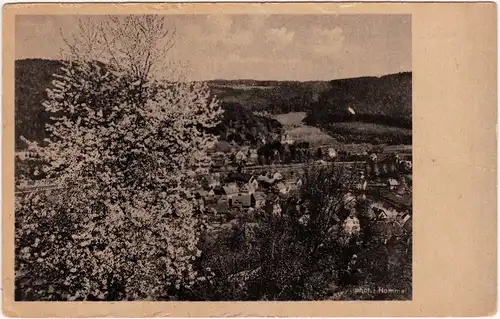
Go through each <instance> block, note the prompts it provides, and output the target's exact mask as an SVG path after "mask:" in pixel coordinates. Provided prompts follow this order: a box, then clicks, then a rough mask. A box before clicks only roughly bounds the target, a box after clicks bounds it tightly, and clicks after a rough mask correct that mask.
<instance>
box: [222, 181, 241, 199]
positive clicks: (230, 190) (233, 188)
mask: <svg viewBox="0 0 500 319" xmlns="http://www.w3.org/2000/svg"><path fill="white" fill-rule="evenodd" d="M222 189H223V190H224V195H226V196H228V197H229V198H231V197H232V196H234V195H236V194H238V192H239V188H238V185H236V184H235V183H229V184H227V185H225V186H222Z"/></svg>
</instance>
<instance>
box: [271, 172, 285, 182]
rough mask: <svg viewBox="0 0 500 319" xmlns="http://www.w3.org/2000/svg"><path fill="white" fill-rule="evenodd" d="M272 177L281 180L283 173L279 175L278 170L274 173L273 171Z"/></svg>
mask: <svg viewBox="0 0 500 319" xmlns="http://www.w3.org/2000/svg"><path fill="white" fill-rule="evenodd" d="M273 179H274V180H275V181H281V180H282V179H283V175H281V173H280V172H276V173H274V175H273Z"/></svg>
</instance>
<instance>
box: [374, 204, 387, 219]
mask: <svg viewBox="0 0 500 319" xmlns="http://www.w3.org/2000/svg"><path fill="white" fill-rule="evenodd" d="M373 212H374V213H375V215H376V216H377V219H378V220H385V219H387V218H389V216H388V215H387V213H386V212H385V210H383V209H380V208H376V207H374V208H373Z"/></svg>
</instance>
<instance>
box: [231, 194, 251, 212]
mask: <svg viewBox="0 0 500 319" xmlns="http://www.w3.org/2000/svg"><path fill="white" fill-rule="evenodd" d="M231 207H233V208H250V207H252V195H250V194H242V193H238V194H236V195H233V196H232V197H231Z"/></svg>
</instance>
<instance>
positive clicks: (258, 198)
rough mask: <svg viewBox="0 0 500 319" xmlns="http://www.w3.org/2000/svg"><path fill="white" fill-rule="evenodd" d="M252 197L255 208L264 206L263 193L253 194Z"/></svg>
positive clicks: (264, 198) (264, 196) (264, 197)
mask: <svg viewBox="0 0 500 319" xmlns="http://www.w3.org/2000/svg"><path fill="white" fill-rule="evenodd" d="M252 196H253V198H254V199H253V201H254V207H255V208H262V207H264V206H265V205H266V195H265V194H264V193H263V192H255V193H253V194H252Z"/></svg>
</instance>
